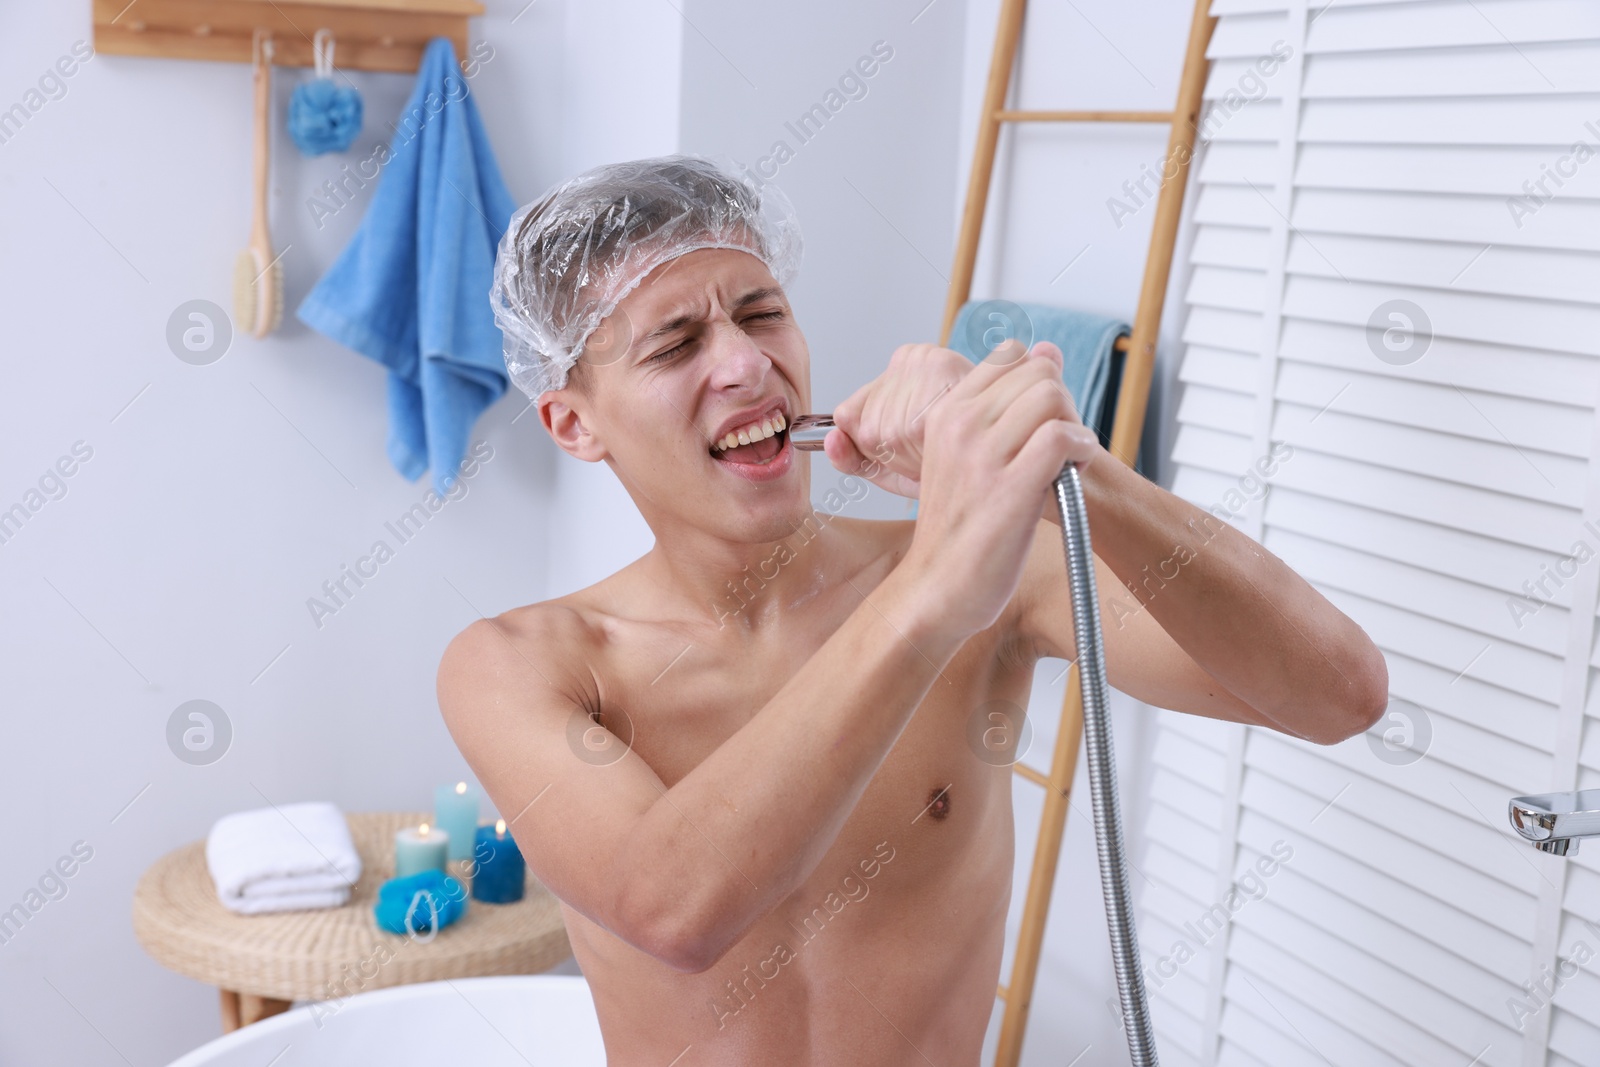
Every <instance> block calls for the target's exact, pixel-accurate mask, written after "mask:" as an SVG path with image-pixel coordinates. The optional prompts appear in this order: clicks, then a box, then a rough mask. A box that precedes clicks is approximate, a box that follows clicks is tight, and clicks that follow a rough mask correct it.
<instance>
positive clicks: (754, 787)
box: [438, 571, 965, 972]
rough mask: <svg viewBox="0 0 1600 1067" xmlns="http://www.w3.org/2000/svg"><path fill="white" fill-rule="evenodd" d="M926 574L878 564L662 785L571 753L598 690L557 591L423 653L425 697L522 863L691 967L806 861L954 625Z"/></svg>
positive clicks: (906, 710)
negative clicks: (770, 682) (504, 824)
mask: <svg viewBox="0 0 1600 1067" xmlns="http://www.w3.org/2000/svg"><path fill="white" fill-rule="evenodd" d="M934 588H935V583H932V582H928V581H925V580H921V579H920V578H917V577H916V576H914V575H912V574H910V573H909V572H908V573H904V574H902V573H901V572H900V571H896V572H894V573H891V574H890V575H889V577H888V578H886V579H885V580H884V581H883V582H882V583H881V584H880V585H879V586H878V587H877V588H876V589H874V590H873V591H872V592H871V593H870V594H869V597H868V600H869V601H870V602H869V603H863V604H862V605H861V606H860V607H858V608H857V609H856V611H855V612H853V613H852V614H851V615H850V617H849V618H848V619H847V620H846V621H845V623H844V625H843V626H841V627H840V628H839V629H838V630H837V631H836V632H835V633H834V634H833V635H832V636H831V637H829V639H828V640H827V641H826V642H825V643H824V644H823V646H822V647H821V648H820V649H819V650H818V651H817V652H816V653H815V655H813V656H812V657H811V659H810V660H808V661H807V663H806V664H805V666H804V667H803V668H802V669H801V670H800V671H799V672H798V673H797V674H796V675H795V676H794V677H793V678H791V679H790V680H789V682H788V683H787V684H786V685H785V686H784V687H783V688H782V689H780V690H779V691H778V692H777V694H776V695H774V697H773V698H772V700H771V701H769V702H768V703H767V704H766V705H765V706H764V707H762V708H760V709H758V710H757V711H756V713H755V714H754V716H753V717H752V718H751V719H750V721H749V722H748V723H746V724H745V725H744V726H742V727H740V729H739V730H738V731H737V732H736V733H735V734H734V735H733V736H732V737H730V738H729V739H728V740H727V741H726V742H725V743H724V744H722V745H721V746H720V747H719V748H717V749H716V751H714V752H713V753H712V754H711V755H710V756H708V757H707V758H706V759H705V760H704V761H703V762H702V763H700V765H699V766H697V767H696V768H695V769H694V770H692V771H690V772H689V773H688V774H687V775H685V776H684V777H683V778H682V779H681V780H680V781H678V782H676V783H675V784H674V785H673V786H672V787H671V788H670V789H669V788H667V787H666V785H665V784H664V783H663V782H662V781H661V779H660V778H659V777H658V776H657V775H656V773H655V772H654V771H653V770H651V768H650V767H649V765H648V764H646V763H645V761H644V760H643V759H642V758H641V757H640V756H639V755H638V754H637V753H635V752H632V751H627V752H625V753H624V754H623V755H622V756H621V757H620V758H619V759H617V760H616V761H615V762H612V763H609V764H604V765H600V764H598V763H596V762H592V761H591V760H592V757H591V760H586V759H585V758H584V755H583V753H584V751H585V749H584V747H583V742H582V741H581V740H577V741H575V740H574V738H581V735H582V732H583V731H585V730H588V729H598V727H592V726H591V724H590V722H589V721H588V709H590V708H594V707H597V706H598V694H596V693H595V692H594V691H593V690H594V685H593V680H592V678H591V677H590V675H589V672H588V670H587V668H584V667H582V666H581V665H582V663H583V662H584V660H585V658H586V656H587V654H588V652H589V651H590V649H589V648H588V647H586V646H587V645H588V640H587V638H586V636H585V635H584V634H583V632H582V624H581V623H580V622H578V621H577V619H576V616H575V615H574V614H573V613H572V612H570V611H569V610H567V609H564V608H560V607H552V606H540V607H538V608H535V609H532V610H531V611H529V612H527V613H524V615H523V617H521V618H520V619H517V620H516V621H511V620H510V619H509V618H506V617H503V618H502V619H496V620H490V619H483V620H480V621H478V622H476V623H473V624H472V625H471V626H469V627H468V628H467V629H466V630H464V631H463V632H462V633H461V634H460V635H459V636H457V637H456V639H455V640H454V641H453V642H451V644H450V647H449V648H448V649H447V650H446V652H445V655H444V659H443V661H442V663H441V664H440V668H439V686H438V688H439V705H440V708H441V710H442V711H443V713H444V717H445V721H446V723H447V724H448V726H449V728H450V732H451V735H452V736H453V737H454V739H455V742H456V745H457V746H458V747H459V748H460V749H461V752H462V754H463V755H464V756H465V757H466V759H467V762H468V763H469V764H470V765H471V766H472V769H473V771H474V772H475V773H476V774H477V775H478V778H479V780H480V781H482V782H483V784H484V787H485V788H486V789H487V790H488V792H489V795H490V797H491V798H492V799H493V800H494V802H495V806H496V807H497V808H498V809H499V810H500V811H501V812H502V813H503V814H505V815H506V816H507V819H508V822H510V824H511V825H510V829H511V830H512V832H513V835H514V836H515V837H516V838H517V840H518V842H519V844H520V845H521V846H522V851H523V853H524V855H525V856H526V857H527V860H528V864H529V866H530V867H531V868H532V869H533V872H534V874H535V875H536V876H537V877H538V878H539V880H540V881H541V882H543V883H544V884H545V885H547V886H549V887H550V889H551V891H552V892H554V893H555V894H556V896H558V897H560V898H561V899H562V900H563V901H565V902H566V903H567V904H569V905H570V906H572V907H573V908H576V909H577V910H578V911H579V912H581V913H583V914H584V915H585V916H587V917H588V918H590V919H592V920H593V921H594V922H596V923H599V924H600V925H601V926H603V927H605V928H606V929H608V930H610V931H611V932H612V933H613V934H615V935H617V936H618V937H620V938H621V939H623V940H624V941H626V942H628V943H629V944H631V945H633V946H634V947H636V948H638V949H640V950H642V951H644V952H647V953H649V954H650V955H652V956H654V957H656V958H657V959H660V960H662V961H663V962H665V963H667V964H668V965H670V966H672V967H674V968H676V969H678V970H682V971H688V972H697V971H703V970H705V969H706V968H708V967H710V966H711V965H712V964H713V963H715V962H716V960H717V959H718V958H720V957H721V956H722V955H723V953H725V952H726V951H727V950H728V949H729V948H731V947H732V946H733V944H734V943H736V942H737V941H738V939H739V938H740V937H742V936H743V934H744V932H745V931H746V930H747V929H748V928H749V927H750V925H751V924H753V923H754V922H755V921H756V920H757V919H759V918H760V917H761V916H763V915H765V914H766V913H767V912H768V911H770V910H771V909H772V908H773V907H775V906H776V905H777V904H778V903H779V902H780V901H781V900H782V899H783V898H784V897H785V896H787V895H788V894H789V893H790V892H792V891H793V890H794V888H795V887H796V886H798V885H799V884H800V883H801V882H802V881H803V880H804V879H805V878H806V877H807V876H808V875H809V874H810V873H811V872H812V871H813V870H814V869H815V868H816V866H817V864H818V863H820V862H821V860H822V857H823V856H824V855H825V854H826V852H827V850H828V847H829V846H830V845H831V844H832V843H833V841H834V839H835V838H836V837H837V836H838V833H839V830H840V829H841V828H842V826H843V825H844V821H845V819H846V818H847V817H848V816H849V814H850V812H851V811H852V810H853V809H854V808H855V805H856V802H857V801H858V800H859V799H860V798H861V794H862V793H863V792H864V791H865V789H866V786H867V783H868V782H869V781H870V780H871V778H872V776H873V774H874V773H875V772H876V771H877V769H878V766H879V765H880V764H881V763H882V761H883V758H884V756H885V755H886V754H887V753H888V751H889V749H890V748H891V747H892V746H893V744H894V742H895V740H896V738H898V737H899V735H900V733H901V731H902V730H903V729H904V727H905V725H906V722H907V721H908V720H909V719H910V717H911V714H912V712H913V711H914V710H915V709H916V707H917V705H918V704H920V703H921V701H922V698H923V696H924V695H925V694H926V692H927V691H928V688H929V687H930V685H931V684H934V683H935V681H936V680H937V679H938V677H939V674H938V672H939V671H940V670H941V669H942V668H943V666H944V665H945V664H946V663H948V662H949V660H950V658H951V657H952V656H953V655H954V653H955V651H956V650H957V649H958V648H959V647H960V644H961V642H962V640H964V639H965V638H964V635H961V634H959V633H958V632H955V631H953V630H951V629H950V628H948V627H943V626H941V625H939V624H938V623H937V621H936V620H937V617H938V612H937V611H936V610H934V609H933V605H932V604H931V603H928V602H927V601H926V598H925V596H924V594H925V593H926V592H927V591H929V590H931V589H934ZM938 684H941V685H942V684H944V683H943V682H939V683H938ZM619 750H620V743H619Z"/></svg>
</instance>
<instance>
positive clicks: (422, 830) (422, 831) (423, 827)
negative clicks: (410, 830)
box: [417, 823, 428, 837]
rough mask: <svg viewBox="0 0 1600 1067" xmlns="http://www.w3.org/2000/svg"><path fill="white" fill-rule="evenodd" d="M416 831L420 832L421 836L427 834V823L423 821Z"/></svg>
mask: <svg viewBox="0 0 1600 1067" xmlns="http://www.w3.org/2000/svg"><path fill="white" fill-rule="evenodd" d="M417 833H419V834H421V835H422V836H423V837H427V836H428V824H427V823H423V824H422V825H421V826H419V827H418V828H417Z"/></svg>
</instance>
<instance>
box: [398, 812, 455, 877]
mask: <svg viewBox="0 0 1600 1067" xmlns="http://www.w3.org/2000/svg"><path fill="white" fill-rule="evenodd" d="M449 848H450V837H449V835H448V834H446V833H444V832H443V831H441V830H436V829H434V828H433V827H431V826H429V825H428V824H427V823H423V824H422V825H421V826H407V827H405V828H404V829H402V830H400V831H399V832H398V833H396V834H395V835H394V876H395V877H396V878H408V877H410V876H411V875H413V874H421V873H422V872H423V871H442V870H444V857H445V853H446V852H447V851H448V850H449Z"/></svg>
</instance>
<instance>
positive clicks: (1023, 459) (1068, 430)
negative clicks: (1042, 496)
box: [1006, 419, 1093, 490]
mask: <svg viewBox="0 0 1600 1067" xmlns="http://www.w3.org/2000/svg"><path fill="white" fill-rule="evenodd" d="M1080 432H1081V433H1093V431H1092V430H1088V429H1087V428H1086V427H1084V426H1083V425H1082V424H1081V423H1080V424H1077V425H1076V426H1075V425H1074V424H1072V423H1069V422H1065V421H1063V420H1061V419H1051V420H1050V421H1049V422H1044V423H1041V424H1039V426H1038V427H1037V428H1036V429H1035V430H1034V431H1033V433H1032V434H1031V435H1030V436H1029V437H1028V440H1027V442H1026V443H1025V444H1024V445H1023V446H1022V448H1021V450H1020V451H1019V452H1018V453H1017V458H1016V459H1015V460H1013V461H1012V462H1011V463H1010V464H1009V465H1008V466H1007V468H1006V471H1007V475H1008V477H1015V478H1016V479H1017V480H1018V481H1019V482H1020V483H1021V484H1023V485H1032V486H1037V487H1038V488H1039V489H1041V490H1042V489H1048V487H1049V486H1050V485H1051V483H1053V482H1054V481H1055V480H1056V478H1058V477H1059V476H1060V475H1061V469H1062V468H1063V467H1065V466H1066V465H1067V463H1068V462H1069V461H1074V462H1082V461H1083V459H1084V458H1087V457H1088V456H1092V455H1093V453H1092V451H1090V450H1089V449H1088V447H1087V446H1086V445H1085V444H1084V443H1083V441H1082V439H1081V438H1078V437H1077V436H1076V435H1077V434H1078V433H1080Z"/></svg>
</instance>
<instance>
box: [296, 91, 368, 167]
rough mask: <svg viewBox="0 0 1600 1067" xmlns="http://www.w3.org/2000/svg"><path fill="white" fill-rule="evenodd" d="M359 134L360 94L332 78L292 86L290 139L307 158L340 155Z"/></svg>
mask: <svg viewBox="0 0 1600 1067" xmlns="http://www.w3.org/2000/svg"><path fill="white" fill-rule="evenodd" d="M360 132H361V94H360V93H358V92H356V91H355V90H354V89H352V88H350V87H349V86H347V85H335V84H334V82H333V79H332V78H317V79H314V80H312V81H308V82H302V83H301V84H299V85H297V86H295V89H294V95H293V96H291V97H290V98H289V136H290V137H291V138H293V139H294V143H295V144H296V145H298V146H299V148H300V151H301V152H303V153H304V154H306V155H308V156H320V155H322V154H323V153H324V152H343V151H344V150H345V149H346V148H349V147H350V142H352V141H354V140H355V139H356V134H358V133H360Z"/></svg>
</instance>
